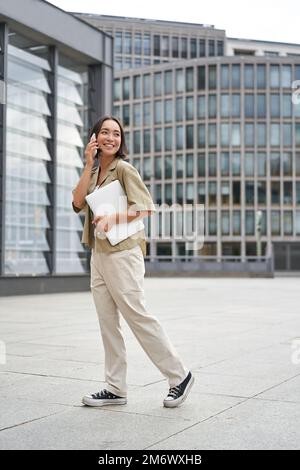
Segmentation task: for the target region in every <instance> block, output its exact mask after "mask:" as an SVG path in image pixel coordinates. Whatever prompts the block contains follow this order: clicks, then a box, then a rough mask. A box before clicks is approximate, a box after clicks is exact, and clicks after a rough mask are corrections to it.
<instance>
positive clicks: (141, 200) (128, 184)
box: [120, 164, 156, 212]
mask: <svg viewBox="0 0 300 470" xmlns="http://www.w3.org/2000/svg"><path fill="white" fill-rule="evenodd" d="M120 180H121V181H120V183H121V184H122V186H123V188H124V191H125V193H126V196H127V200H128V206H129V207H130V208H132V209H133V210H136V211H153V212H155V211H156V208H155V205H154V203H153V200H152V198H151V195H150V193H149V191H148V189H147V187H146V186H145V184H144V182H143V181H142V178H141V177H140V174H139V172H138V171H137V169H136V168H134V166H132V165H131V164H127V165H126V167H125V166H124V167H123V171H122V173H121V178H120Z"/></svg>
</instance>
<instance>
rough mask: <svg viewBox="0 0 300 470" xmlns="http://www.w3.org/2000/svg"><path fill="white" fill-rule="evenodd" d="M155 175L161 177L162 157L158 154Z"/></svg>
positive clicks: (155, 159)
mask: <svg viewBox="0 0 300 470" xmlns="http://www.w3.org/2000/svg"><path fill="white" fill-rule="evenodd" d="M154 176H155V178H156V179H158V180H160V179H161V157H160V156H157V157H155V158H154Z"/></svg>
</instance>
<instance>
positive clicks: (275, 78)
mask: <svg viewBox="0 0 300 470" xmlns="http://www.w3.org/2000/svg"><path fill="white" fill-rule="evenodd" d="M270 86H271V88H279V65H271V67H270Z"/></svg>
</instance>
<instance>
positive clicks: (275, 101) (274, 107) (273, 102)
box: [270, 93, 280, 117]
mask: <svg viewBox="0 0 300 470" xmlns="http://www.w3.org/2000/svg"><path fill="white" fill-rule="evenodd" d="M270 107H271V117H279V116H280V95H279V94H275V93H272V94H271V99H270Z"/></svg>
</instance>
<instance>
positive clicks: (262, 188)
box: [257, 181, 266, 204]
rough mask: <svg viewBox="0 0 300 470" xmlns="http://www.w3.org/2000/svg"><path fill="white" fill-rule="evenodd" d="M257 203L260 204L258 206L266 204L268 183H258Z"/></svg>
mask: <svg viewBox="0 0 300 470" xmlns="http://www.w3.org/2000/svg"><path fill="white" fill-rule="evenodd" d="M257 202H258V204H266V183H265V181H257Z"/></svg>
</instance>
